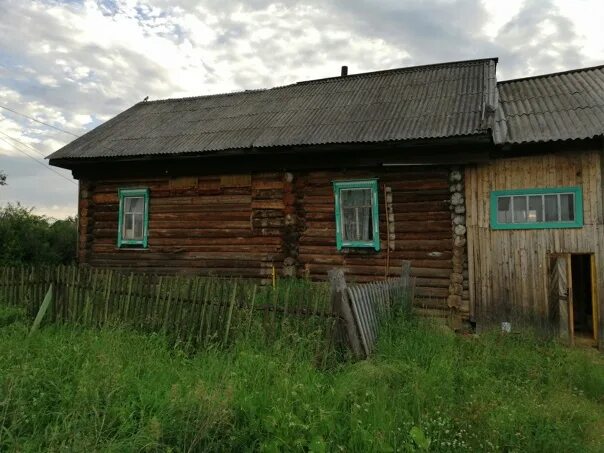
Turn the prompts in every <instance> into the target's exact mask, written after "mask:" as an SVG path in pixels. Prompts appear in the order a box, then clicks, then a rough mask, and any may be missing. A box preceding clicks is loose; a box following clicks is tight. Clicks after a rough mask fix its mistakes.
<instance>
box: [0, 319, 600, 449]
mask: <svg viewBox="0 0 604 453" xmlns="http://www.w3.org/2000/svg"><path fill="white" fill-rule="evenodd" d="M3 313H4V311H3V310H2V309H0V451H94V450H104V451H120V452H121V451H206V450H209V451H225V450H236V451H283V450H289V451H363V452H365V451H417V450H422V449H423V450H430V451H447V452H448V451H523V452H524V451H529V452H530V451H540V452H541V451H565V452H573V451H577V452H586V451H587V452H589V451H593V452H596V451H602V449H603V446H604V363H603V360H602V358H601V356H599V355H598V353H596V352H594V353H590V352H585V351H582V350H575V349H568V348H565V347H562V346H559V345H557V344H556V343H554V342H552V341H547V340H543V339H541V338H540V337H537V336H534V335H531V334H530V332H527V333H525V334H521V335H506V336H502V335H500V334H497V333H489V334H484V335H481V336H480V337H475V336H468V337H461V336H455V335H453V334H451V333H449V332H447V331H446V330H443V329H442V328H438V327H434V326H432V325H430V324H429V323H426V322H422V321H420V320H417V319H414V318H411V317H409V316H399V317H397V318H396V319H395V320H393V321H392V322H390V323H389V324H388V326H387V327H386V328H385V329H384V331H383V332H382V335H381V338H380V341H379V345H378V350H377V353H376V354H375V356H374V357H372V358H371V359H370V360H366V361H359V362H356V363H352V362H340V363H339V364H336V365H334V364H333V362H331V363H332V366H331V367H329V368H324V367H317V364H316V348H314V347H313V345H316V344H317V342H316V341H315V340H316V339H315V338H313V334H312V333H308V332H304V333H300V332H296V330H295V329H293V328H292V329H288V328H287V327H285V328H284V329H283V332H282V333H281V335H279V336H278V337H275V338H272V339H271V341H267V338H266V337H265V336H264V335H263V334H262V333H261V332H260V331H259V330H254V329H252V333H251V334H250V335H249V336H248V337H247V338H244V339H241V340H240V341H238V342H237V343H236V344H234V345H233V346H232V347H231V348H230V349H228V350H224V349H218V348H216V349H214V348H209V349H207V350H202V351H200V352H198V353H197V354H190V353H189V352H187V351H186V350H185V349H183V348H181V347H179V346H178V345H177V346H174V345H173V343H172V342H170V341H168V340H167V339H166V338H165V337H163V336H161V335H149V334H142V333H136V332H133V331H129V330H125V329H101V330H89V329H85V328H74V327H67V326H48V327H45V328H43V329H42V330H41V331H39V332H37V333H36V334H34V335H32V336H31V337H28V330H27V326H26V324H25V323H24V321H23V318H22V317H20V316H19V315H18V314H16V315H15V314H14V313H13V315H10V316H9V315H3ZM8 318H10V320H7V321H6V322H4V323H2V322H1V320H2V319H8ZM9 321H10V322H9Z"/></svg>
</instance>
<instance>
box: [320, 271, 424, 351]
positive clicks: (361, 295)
mask: <svg viewBox="0 0 604 453" xmlns="http://www.w3.org/2000/svg"><path fill="white" fill-rule="evenodd" d="M330 280H331V286H332V290H331V292H332V305H333V306H334V308H335V310H334V311H335V312H336V313H338V314H339V315H340V316H341V317H342V319H343V321H344V326H345V328H346V332H345V336H346V339H347V344H348V347H349V348H350V349H351V350H352V352H353V353H354V354H355V355H356V356H358V357H368V356H369V355H370V354H371V353H372V352H373V350H374V349H375V344H376V341H377V337H378V333H379V330H380V327H381V325H382V323H383V322H384V321H385V320H387V319H388V318H389V317H390V316H391V315H392V314H393V313H394V310H395V309H397V308H403V307H408V308H410V307H411V306H412V303H413V297H414V289H415V279H414V278H413V277H411V266H410V263H409V261H403V263H402V267H401V276H400V277H399V278H389V279H387V280H384V281H379V282H370V283H363V284H352V285H348V284H347V283H346V279H345V276H344V272H343V271H342V270H339V269H335V270H333V271H331V273H330Z"/></svg>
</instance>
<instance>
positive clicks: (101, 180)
mask: <svg viewBox="0 0 604 453" xmlns="http://www.w3.org/2000/svg"><path fill="white" fill-rule="evenodd" d="M496 66H497V59H482V60H471V61H461V62H454V63H443V64H435V65H428V66H418V67H411V68H402V69H394V70H386V71H378V72H371V73H363V74H354V75H348V74H347V71H342V75H341V76H340V77H332V78H327V79H320V80H311V81H305V82H299V83H296V84H292V85H287V86H282V87H277V88H272V89H266V90H255V91H243V92H238V93H229V94H220V95H211V96H200V97H193V98H182V99H166V100H159V101H149V102H140V103H138V104H136V105H134V106H133V107H131V108H130V109H128V110H126V111H124V112H122V113H120V114H119V115H117V116H116V117H115V118H113V119H111V120H109V121H107V122H106V123H104V124H102V125H100V126H98V127H97V128H96V129H94V130H92V131H90V132H89V133H87V134H85V135H83V136H82V137H80V138H78V139H76V140H74V141H73V142H72V143H70V144H68V145H66V146H65V147H63V148H62V149H60V150H58V151H57V152H55V153H54V154H52V155H51V156H50V163H51V165H56V166H59V167H63V168H68V169H71V170H72V172H73V175H74V177H75V178H76V179H78V180H79V184H80V189H79V243H78V246H79V251H78V256H79V261H80V263H81V264H86V265H91V266H110V267H117V268H123V269H127V270H139V271H149V272H159V273H176V272H188V273H197V274H204V275H205V274H213V275H236V276H244V277H249V278H257V279H262V280H265V281H268V280H269V279H270V278H271V275H272V273H273V269H275V270H276V272H277V273H278V274H279V275H281V276H299V277H308V278H312V279H315V280H323V279H326V278H327V271H328V270H329V269H331V268H334V267H343V268H344V270H345V272H346V274H347V278H348V279H350V280H356V281H371V280H379V279H383V278H385V277H386V276H389V275H395V274H396V273H397V272H398V269H399V266H400V263H401V261H402V260H410V261H411V264H412V272H413V275H414V276H415V277H416V287H417V288H416V301H415V304H416V306H417V309H418V311H419V312H420V313H423V314H425V315H430V316H438V317H443V318H447V319H448V320H449V321H450V322H451V323H453V325H455V326H459V325H461V323H462V322H476V323H478V324H480V323H481V322H484V323H486V322H499V321H506V320H509V319H508V318H510V319H511V317H512V316H513V315H514V316H516V315H519V314H520V315H523V316H526V317H531V318H539V319H546V320H547V322H549V323H551V324H552V325H553V326H555V327H556V328H558V329H559V331H560V333H561V335H565V336H568V337H569V338H570V339H573V338H574V335H575V332H574V330H577V335H578V334H579V333H581V334H582V335H584V336H590V338H592V339H593V340H595V341H598V340H599V341H600V344H602V343H601V342H602V337H603V336H604V335H603V332H602V328H603V327H602V319H601V317H599V316H598V313H601V312H602V300H603V297H604V255H603V253H604V250H602V247H604V237H603V234H604V228H603V217H604V212H603V207H602V196H603V190H604V188H603V187H604V186H603V185H602V167H603V166H604V160H602V153H603V151H604V149H603V148H604V147H603V141H602V133H603V132H604V69H603V68H602V67H597V68H586V69H580V70H576V71H570V72H568V73H559V74H552V75H545V76H539V77H533V78H527V79H521V80H516V81H507V82H499V83H498V82H497V80H496ZM601 244H602V245H601ZM573 299H574V304H573ZM588 315H589V316H588ZM590 316H591V317H590ZM588 318H589V319H588Z"/></svg>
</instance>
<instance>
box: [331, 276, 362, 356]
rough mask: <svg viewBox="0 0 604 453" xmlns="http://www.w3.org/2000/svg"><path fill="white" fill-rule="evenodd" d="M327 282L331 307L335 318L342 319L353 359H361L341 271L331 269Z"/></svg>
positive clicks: (357, 336) (355, 328) (344, 279)
mask: <svg viewBox="0 0 604 453" xmlns="http://www.w3.org/2000/svg"><path fill="white" fill-rule="evenodd" d="M328 276H329V281H330V283H331V307H332V310H333V312H334V313H335V314H336V316H339V317H340V318H342V319H343V322H344V326H345V328H346V337H347V338H348V346H349V347H350V349H351V350H352V353H353V354H354V356H355V357H362V356H363V350H362V349H361V342H360V341H359V333H358V332H357V327H356V323H355V322H354V317H353V315H352V309H351V308H350V302H349V300H348V292H347V290H346V278H345V277H344V270H343V269H331V270H330V271H329V272H328Z"/></svg>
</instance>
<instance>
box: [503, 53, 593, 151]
mask: <svg viewBox="0 0 604 453" xmlns="http://www.w3.org/2000/svg"><path fill="white" fill-rule="evenodd" d="M497 88H498V95H499V108H498V111H497V112H496V121H495V129H494V141H495V143H497V144H519V143H530V142H548V141H555V140H574V139H586V138H592V137H596V136H600V135H603V134H604V65H603V66H598V67H593V68H584V69H577V70H574V71H568V72H563V73H558V74H549V75H544V76H537V77H530V78H526V79H517V80H510V81H504V82H499V83H498V85H497Z"/></svg>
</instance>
